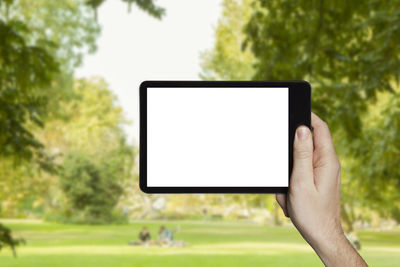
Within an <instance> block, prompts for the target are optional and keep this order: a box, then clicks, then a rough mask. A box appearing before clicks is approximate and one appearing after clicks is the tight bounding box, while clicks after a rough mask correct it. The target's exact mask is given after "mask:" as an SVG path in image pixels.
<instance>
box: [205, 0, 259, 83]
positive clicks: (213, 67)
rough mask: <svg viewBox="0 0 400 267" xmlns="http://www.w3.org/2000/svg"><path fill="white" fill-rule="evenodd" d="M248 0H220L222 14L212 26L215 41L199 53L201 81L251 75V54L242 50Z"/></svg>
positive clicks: (234, 78)
mask: <svg viewBox="0 0 400 267" xmlns="http://www.w3.org/2000/svg"><path fill="white" fill-rule="evenodd" d="M251 2H252V0H224V1H223V3H222V7H223V10H222V16H221V18H220V19H219V21H218V25H217V27H216V29H215V43H214V46H213V48H212V49H211V50H208V51H205V52H203V53H202V55H201V59H202V62H201V67H202V73H201V74H200V77H201V78H202V79H203V80H233V81H235V80H250V79H251V78H252V77H253V76H254V68H253V63H254V60H255V58H254V56H253V54H252V53H251V51H250V49H249V48H247V49H243V47H242V44H243V41H244V40H245V33H244V32H243V27H244V26H245V25H246V23H247V22H248V20H249V19H250V15H251V11H252V10H251V7H250V3H251Z"/></svg>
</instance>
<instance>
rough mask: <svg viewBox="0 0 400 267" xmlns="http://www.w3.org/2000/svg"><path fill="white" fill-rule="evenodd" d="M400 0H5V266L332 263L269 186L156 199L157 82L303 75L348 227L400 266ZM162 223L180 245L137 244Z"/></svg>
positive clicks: (1, 58) (1, 212) (0, 190)
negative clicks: (262, 191) (142, 123)
mask: <svg viewBox="0 0 400 267" xmlns="http://www.w3.org/2000/svg"><path fill="white" fill-rule="evenodd" d="M399 7H400V1H398V0H393V1H378V0H369V1H344V0H343V1H324V0H318V1H317V0H315V1H314V0H312V1H310V0H300V1H288V0H279V1H266V0H263V1H257V0H218V1H217V0H203V1H194V0H192V1H189V0H186V1H173V0H159V1H157V2H156V1H153V0H58V1H48V0H35V1H31V0H0V146H1V149H0V266H98V267H100V266H187V265H191V266H248V265H250V264H252V265H257V266H262V265H272V266H321V265H322V264H321V262H320V261H319V259H318V257H317V256H316V255H315V254H314V253H313V251H312V250H311V248H310V247H309V246H308V245H307V243H305V241H304V240H303V239H302V238H301V236H300V235H299V234H298V233H297V231H296V229H295V228H294V227H293V226H292V225H291V223H290V220H289V219H287V218H285V217H284V215H283V213H282V211H281V210H280V208H279V207H278V205H277V204H276V202H275V197H274V196H273V195H202V194H198V195H146V194H143V193H141V192H140V190H139V187H138V155H139V153H140V148H139V146H138V140H139V134H138V132H139V130H138V129H139V128H138V125H139V118H138V114H139V109H138V86H139V84H140V82H141V81H143V80H146V79H177V80H190V79H191V80H198V79H202V80H307V81H309V82H310V83H311V85H312V88H313V92H312V110H313V112H315V113H316V114H318V115H319V116H320V117H321V118H322V119H324V120H325V121H326V122H327V123H328V124H329V126H330V130H331V132H332V136H333V139H334V143H335V148H336V150H337V153H338V155H339V159H340V161H341V164H342V195H341V198H342V223H343V227H344V230H345V232H346V234H347V236H348V238H349V239H350V240H351V242H352V243H353V245H354V246H355V247H356V248H357V249H359V251H360V253H361V255H362V256H363V257H364V258H365V259H366V261H367V262H368V263H369V264H370V265H371V266H398V265H399V262H400V227H399V223H400V164H399V163H400V8H399ZM162 225H164V226H165V227H166V228H167V229H170V230H171V231H174V238H175V239H176V240H181V241H182V242H181V243H180V244H182V245H181V246H167V247H160V246H157V245H154V246H153V245H150V246H130V245H128V243H129V242H130V241H132V240H138V234H139V232H140V230H141V229H142V228H143V227H147V228H148V230H149V232H150V235H151V238H152V239H153V240H157V238H158V234H159V228H160V227H161V226H162Z"/></svg>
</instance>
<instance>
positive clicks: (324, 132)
mask: <svg viewBox="0 0 400 267" xmlns="http://www.w3.org/2000/svg"><path fill="white" fill-rule="evenodd" d="M311 126H312V127H313V132H314V148H315V150H317V151H320V152H322V153H323V154H324V155H327V156H333V157H336V152H335V148H334V146H333V143H332V137H331V134H330V132H329V128H328V125H327V124H326V123H325V122H324V121H323V120H321V119H320V118H319V117H318V116H317V115H315V114H314V113H313V112H311Z"/></svg>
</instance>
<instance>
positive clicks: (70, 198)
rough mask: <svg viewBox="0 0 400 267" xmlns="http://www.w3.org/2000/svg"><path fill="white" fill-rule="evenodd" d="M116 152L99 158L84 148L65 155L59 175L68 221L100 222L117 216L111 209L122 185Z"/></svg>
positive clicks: (110, 220)
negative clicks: (87, 152) (81, 150)
mask: <svg viewBox="0 0 400 267" xmlns="http://www.w3.org/2000/svg"><path fill="white" fill-rule="evenodd" d="M113 154H114V155H104V158H101V159H98V160H93V156H94V155H87V154H85V153H82V152H70V153H69V154H68V155H67V156H66V157H65V159H64V163H63V171H62V172H61V175H60V185H61V189H62V190H63V192H64V194H65V196H66V199H67V201H66V206H65V207H63V209H64V212H65V217H64V218H65V221H67V222H75V223H92V224H97V223H110V222H113V221H114V220H115V216H113V213H112V211H113V208H114V207H115V205H116V204H117V202H118V200H119V197H120V196H121V194H122V192H123V189H122V187H121V185H120V183H119V180H120V179H121V177H120V172H119V171H118V169H119V167H120V166H119V163H120V162H119V161H117V160H115V158H113V156H115V155H118V154H117V153H113ZM105 156H106V157H105ZM109 159H112V160H111V161H110V160H109Z"/></svg>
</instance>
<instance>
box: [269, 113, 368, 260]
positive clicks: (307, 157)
mask: <svg viewBox="0 0 400 267" xmlns="http://www.w3.org/2000/svg"><path fill="white" fill-rule="evenodd" d="M311 121H312V127H313V133H314V135H313V134H312V133H311V131H310V129H309V128H308V127H306V126H300V127H299V128H297V130H296V135H295V140H294V145H293V171H292V176H291V180H290V187H289V191H288V194H278V195H276V200H277V201H278V203H279V205H280V206H281V208H282V210H283V212H284V213H285V215H286V216H287V217H289V218H290V219H291V221H292V222H293V224H294V226H295V227H296V228H297V229H298V230H299V232H300V234H301V235H302V236H303V238H304V239H305V240H306V241H307V242H308V243H309V244H310V246H311V247H312V248H313V249H314V251H315V252H316V253H317V254H318V256H319V257H320V259H321V260H322V262H323V263H324V264H325V266H368V265H367V264H366V262H365V261H364V260H363V259H362V258H361V256H360V255H359V254H358V253H357V251H356V250H355V249H354V248H353V246H352V245H351V244H350V242H349V241H348V240H347V238H346V237H345V235H344V232H343V229H342V225H341V222H340V163H339V160H338V158H337V156H336V152H335V149H334V146H333V143H332V138H331V135H330V132H329V128H328V126H327V124H326V123H325V122H324V121H322V120H321V119H320V118H319V117H318V116H317V115H315V114H314V113H312V117H311Z"/></svg>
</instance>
